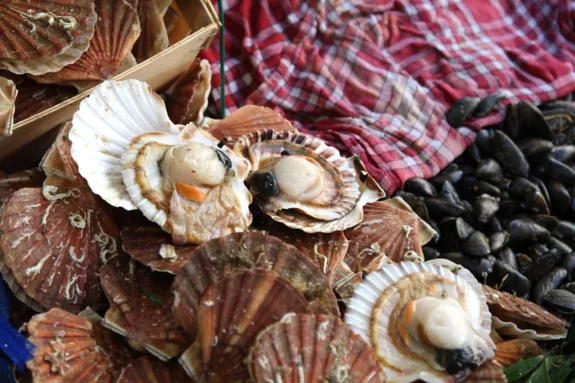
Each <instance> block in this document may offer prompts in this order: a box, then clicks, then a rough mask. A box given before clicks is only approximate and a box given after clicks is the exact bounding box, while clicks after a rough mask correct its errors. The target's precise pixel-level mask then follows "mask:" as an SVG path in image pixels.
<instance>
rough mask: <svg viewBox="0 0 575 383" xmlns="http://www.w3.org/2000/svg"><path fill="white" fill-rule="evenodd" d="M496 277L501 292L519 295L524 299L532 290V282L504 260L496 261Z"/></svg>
mask: <svg viewBox="0 0 575 383" xmlns="http://www.w3.org/2000/svg"><path fill="white" fill-rule="evenodd" d="M493 270H494V271H495V276H496V283H497V285H498V287H499V290H503V291H507V292H508V293H511V294H517V295H518V296H520V297H522V296H524V295H525V294H527V293H528V292H529V290H530V289H531V282H529V279H527V278H525V276H524V275H522V274H521V273H520V272H519V271H517V270H515V269H514V268H513V267H512V266H511V265H509V264H508V263H506V262H503V261H502V260H499V259H498V260H496V261H495V267H494V268H493Z"/></svg>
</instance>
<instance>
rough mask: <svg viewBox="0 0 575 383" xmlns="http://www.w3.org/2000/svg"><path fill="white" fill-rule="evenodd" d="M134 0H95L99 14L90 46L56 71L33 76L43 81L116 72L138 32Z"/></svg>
mask: <svg viewBox="0 0 575 383" xmlns="http://www.w3.org/2000/svg"><path fill="white" fill-rule="evenodd" d="M136 3H137V1H135V0H125V1H116V0H95V9H96V13H97V15H98V21H97V22H96V26H95V32H94V37H93V38H92V41H91V43H90V47H89V48H88V50H87V51H86V52H84V53H83V54H82V56H81V57H80V58H79V59H78V61H75V62H74V63H72V64H70V65H67V66H65V67H64V68H62V69H61V70H59V71H58V72H53V73H48V74H44V75H41V76H34V77H33V78H34V80H36V81H38V82H40V83H44V84H66V83H68V84H69V83H73V82H75V81H80V82H81V81H103V80H106V79H108V78H111V77H113V76H114V75H115V74H116V73H118V69H119V68H120V65H121V64H122V62H123V61H124V59H125V57H126V56H127V55H128V54H129V53H130V50H131V49H132V46H133V45H134V43H135V42H136V40H137V39H138V36H139V35H140V23H139V22H138V14H137V12H136Z"/></svg>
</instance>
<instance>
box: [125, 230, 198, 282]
mask: <svg viewBox="0 0 575 383" xmlns="http://www.w3.org/2000/svg"><path fill="white" fill-rule="evenodd" d="M120 236H121V237H122V246H123V249H124V251H125V252H126V253H128V254H129V255H130V256H131V257H132V258H134V259H135V260H137V261H138V262H141V263H143V264H144V265H146V266H149V267H150V268H152V270H154V271H161V272H167V273H171V274H176V273H177V272H178V271H180V269H182V267H184V265H185V264H186V263H188V261H189V260H190V259H191V257H192V254H193V253H194V250H195V249H196V247H197V246H178V245H174V242H173V241H172V238H171V237H170V235H169V234H167V233H166V232H165V231H163V230H162V229H160V228H159V227H158V226H151V225H147V226H125V227H124V228H123V229H122V232H121V233H120Z"/></svg>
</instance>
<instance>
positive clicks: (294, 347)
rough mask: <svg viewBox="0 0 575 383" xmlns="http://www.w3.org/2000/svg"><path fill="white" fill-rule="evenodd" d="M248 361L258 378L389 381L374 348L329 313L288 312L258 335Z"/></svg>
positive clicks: (262, 382) (257, 381) (260, 382)
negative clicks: (326, 314)
mask: <svg viewBox="0 0 575 383" xmlns="http://www.w3.org/2000/svg"><path fill="white" fill-rule="evenodd" d="M248 364H249V366H250V373H251V376H252V379H253V380H254V382H255V383H266V382H277V381H281V382H296V381H297V382H344V381H349V382H366V383H369V382H373V383H381V382H385V381H386V379H385V373H384V372H383V367H382V365H381V364H380V363H379V359H378V358H377V356H376V355H375V353H374V352H373V350H372V349H371V347H370V346H369V345H368V344H367V343H365V341H364V340H363V339H361V337H359V336H358V335H357V334H355V333H353V331H352V330H351V329H350V328H349V326H347V325H346V324H345V323H343V322H342V321H341V320H340V319H339V318H335V317H331V316H324V315H309V314H287V315H286V316H284V318H283V319H282V320H281V321H280V322H278V323H275V324H273V325H271V326H269V327H268V328H266V329H265V330H264V331H262V332H261V333H260V334H259V335H258V337H257V340H256V342H255V344H254V346H253V347H252V350H251V353H250V359H249V362H248Z"/></svg>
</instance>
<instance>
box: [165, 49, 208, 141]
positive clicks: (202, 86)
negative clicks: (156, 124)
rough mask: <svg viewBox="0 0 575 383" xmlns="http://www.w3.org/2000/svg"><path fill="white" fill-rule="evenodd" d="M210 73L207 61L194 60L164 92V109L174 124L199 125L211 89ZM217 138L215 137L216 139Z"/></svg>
mask: <svg viewBox="0 0 575 383" xmlns="http://www.w3.org/2000/svg"><path fill="white" fill-rule="evenodd" d="M211 81H212V72H211V70H210V64H209V62H208V61H207V60H200V59H199V58H198V59H196V60H194V62H193V63H192V65H190V67H189V68H188V69H186V71H185V72H184V73H182V74H181V75H180V76H179V77H178V78H177V80H176V81H175V82H174V84H172V86H170V89H168V90H167V91H166V95H167V96H168V100H167V102H166V105H167V106H166V107H167V109H168V114H169V116H170V119H171V120H172V122H173V123H174V124H188V123H190V122H193V123H195V124H197V125H199V124H200V123H201V122H202V120H203V117H204V111H205V109H206V107H207V103H208V96H209V93H210V89H211ZM216 138H217V137H216Z"/></svg>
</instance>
